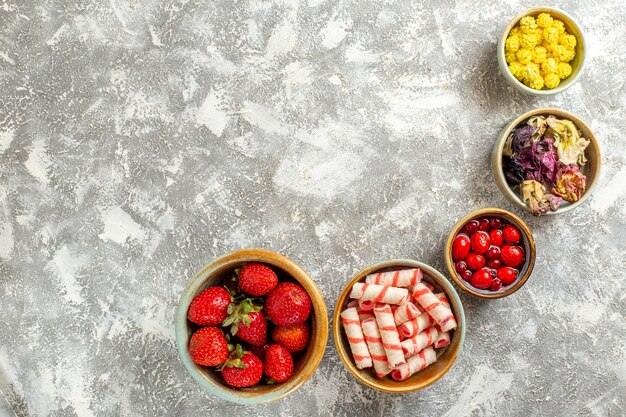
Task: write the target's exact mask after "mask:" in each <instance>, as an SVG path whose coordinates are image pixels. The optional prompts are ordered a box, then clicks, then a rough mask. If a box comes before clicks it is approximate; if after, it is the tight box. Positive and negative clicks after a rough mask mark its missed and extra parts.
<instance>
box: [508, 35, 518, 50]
mask: <svg viewBox="0 0 626 417" xmlns="http://www.w3.org/2000/svg"><path fill="white" fill-rule="evenodd" d="M519 46H520V41H519V37H518V36H517V35H511V36H509V37H508V38H507V40H506V42H504V48H505V49H506V50H507V51H511V52H515V51H517V50H518V49H519Z"/></svg>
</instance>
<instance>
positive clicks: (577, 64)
mask: <svg viewBox="0 0 626 417" xmlns="http://www.w3.org/2000/svg"><path fill="white" fill-rule="evenodd" d="M539 13H549V14H550V16H552V17H554V18H556V19H559V20H561V21H562V22H563V23H564V24H565V29H566V30H567V32H568V33H570V34H572V35H574V36H576V56H575V57H574V59H573V60H572V61H571V62H570V63H569V64H570V65H571V67H572V73H571V74H570V76H569V77H567V78H566V79H564V80H561V83H560V84H559V86H558V87H556V88H545V89H542V90H535V89H533V88H530V87H527V86H526V85H524V83H522V82H521V81H519V80H518V79H517V78H515V76H513V74H511V71H510V70H509V65H508V64H507V62H506V59H505V58H504V43H505V42H506V39H507V37H508V36H509V32H511V30H512V29H513V28H514V27H515V25H517V24H518V23H519V21H520V20H521V19H522V17H524V16H537V15H538V14H539ZM585 47H586V43H585V35H584V34H583V31H582V29H581V28H580V25H579V24H578V22H576V20H575V19H574V18H573V17H572V16H570V15H569V14H567V13H565V12H564V11H563V10H559V9H555V8H552V7H533V8H530V9H528V10H526V11H524V12H523V13H520V14H519V15H517V16H515V17H514V18H513V19H512V20H511V21H510V22H509V24H508V26H507V27H506V29H504V31H503V32H502V36H501V37H500V41H499V42H498V66H499V67H500V72H501V73H502V75H503V76H504V78H506V80H507V81H508V82H509V84H511V85H512V86H513V87H515V88H516V89H517V90H519V91H521V92H523V93H527V94H532V95H535V96H550V95H553V94H557V93H560V92H561V91H564V90H566V89H568V88H570V87H571V86H572V85H574V83H575V82H576V81H577V80H578V78H580V76H581V75H582V73H583V69H584V68H585V61H586V60H587V55H586V53H585Z"/></svg>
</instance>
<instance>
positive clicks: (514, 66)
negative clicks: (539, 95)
mask: <svg viewBox="0 0 626 417" xmlns="http://www.w3.org/2000/svg"><path fill="white" fill-rule="evenodd" d="M509 71H511V74H513V76H514V77H515V78H517V79H518V80H520V81H522V79H524V66H523V65H522V64H520V63H519V62H511V64H510V65H509ZM557 78H558V77H557Z"/></svg>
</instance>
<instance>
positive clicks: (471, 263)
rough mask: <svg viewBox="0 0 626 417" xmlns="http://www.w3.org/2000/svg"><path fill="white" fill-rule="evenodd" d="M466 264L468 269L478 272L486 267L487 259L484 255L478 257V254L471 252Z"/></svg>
mask: <svg viewBox="0 0 626 417" xmlns="http://www.w3.org/2000/svg"><path fill="white" fill-rule="evenodd" d="M465 263H466V264H467V268H468V269H471V270H472V271H478V270H479V269H480V268H482V267H483V266H485V257H484V256H482V255H478V254H477V253H474V252H471V253H470V254H469V255H467V258H465Z"/></svg>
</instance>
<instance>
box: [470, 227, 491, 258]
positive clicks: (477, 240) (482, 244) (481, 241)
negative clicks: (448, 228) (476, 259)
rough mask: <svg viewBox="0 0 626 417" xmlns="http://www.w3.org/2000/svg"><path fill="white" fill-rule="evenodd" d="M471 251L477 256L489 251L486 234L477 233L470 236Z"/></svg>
mask: <svg viewBox="0 0 626 417" xmlns="http://www.w3.org/2000/svg"><path fill="white" fill-rule="evenodd" d="M471 242H472V250H473V251H474V252H476V253H477V254H479V255H482V254H483V253H485V252H487V250H488V249H489V235H488V234H487V233H486V232H483V231H479V232H476V233H474V234H473V235H472V238H471Z"/></svg>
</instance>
